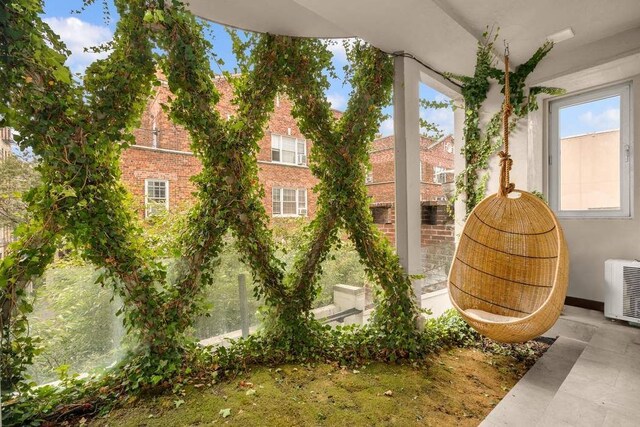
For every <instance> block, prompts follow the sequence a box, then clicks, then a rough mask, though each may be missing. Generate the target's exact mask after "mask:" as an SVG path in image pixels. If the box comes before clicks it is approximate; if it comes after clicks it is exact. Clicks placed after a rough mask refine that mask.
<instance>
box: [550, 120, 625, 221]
mask: <svg viewBox="0 0 640 427" xmlns="http://www.w3.org/2000/svg"><path fill="white" fill-rule="evenodd" d="M560 145H561V147H560V153H561V157H560V164H562V168H561V170H560V193H561V194H562V197H561V201H562V206H560V208H561V209H562V210H576V211H580V210H587V209H608V208H615V207H619V206H620V191H619V187H620V179H616V177H619V176H620V131H619V130H612V131H605V132H595V133H589V134H586V135H576V136H570V137H567V138H562V139H561V140H560Z"/></svg>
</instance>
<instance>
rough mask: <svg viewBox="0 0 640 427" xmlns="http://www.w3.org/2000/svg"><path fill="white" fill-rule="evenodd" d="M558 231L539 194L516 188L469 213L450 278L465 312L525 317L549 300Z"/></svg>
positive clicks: (479, 205)
mask: <svg viewBox="0 0 640 427" xmlns="http://www.w3.org/2000/svg"><path fill="white" fill-rule="evenodd" d="M561 239H562V231H561V230H560V227H559V225H558V223H557V220H556V218H555V216H554V215H553V213H552V212H551V210H550V209H549V207H548V206H547V205H546V204H545V203H544V201H542V200H541V199H540V198H538V197H537V196H535V195H533V194H531V193H528V192H524V191H519V190H516V191H515V192H513V193H511V194H509V196H508V197H500V196H497V195H493V196H489V197H487V198H486V199H484V200H483V201H482V202H480V204H478V206H476V208H475V209H474V210H473V212H471V214H470V215H469V218H468V219H467V222H466V225H465V227H464V230H463V232H462V234H461V236H460V242H459V244H458V248H457V250H456V254H455V258H454V260H453V265H452V267H451V272H450V275H449V287H450V294H451V297H452V298H453V299H454V300H455V302H456V304H457V305H458V307H460V308H461V309H463V310H466V309H479V310H484V311H486V312H489V313H495V314H499V315H502V316H512V317H526V316H528V315H529V314H532V313H533V312H535V311H536V310H537V309H538V308H540V307H541V306H542V305H543V304H544V302H545V301H546V300H547V298H548V297H549V295H550V294H551V291H552V289H553V286H554V285H555V281H556V277H557V269H558V267H559V265H558V257H559V252H560V244H561Z"/></svg>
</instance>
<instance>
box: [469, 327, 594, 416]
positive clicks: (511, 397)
mask: <svg viewBox="0 0 640 427" xmlns="http://www.w3.org/2000/svg"><path fill="white" fill-rule="evenodd" d="M586 346H587V343H585V342H583V341H578V340H574V339H571V338H565V337H560V338H558V339H557V340H556V342H555V343H553V345H552V346H551V347H550V348H549V349H548V350H547V352H546V353H545V354H544V355H543V356H542V357H541V358H540V360H538V361H537V362H536V364H535V365H533V367H532V368H531V369H529V372H527V373H526V374H525V376H524V377H522V379H521V380H520V381H519V382H518V384H516V385H515V387H513V388H512V389H511V390H510V391H509V393H508V394H507V395H506V396H505V397H504V398H503V399H502V400H501V401H500V403H499V404H498V405H497V406H496V407H495V408H494V409H493V411H491V413H490V414H489V415H488V416H487V418H485V420H484V421H483V422H482V423H481V424H480V425H481V426H484V427H492V426H509V427H512V426H531V425H534V424H535V422H536V420H537V419H538V418H539V417H540V416H541V415H542V414H544V412H545V411H546V409H547V407H548V406H549V405H550V404H551V402H552V400H553V398H554V396H555V395H556V393H557V391H558V389H560V387H561V386H562V383H563V382H564V380H565V379H566V378H567V376H568V375H569V372H571V369H572V368H573V365H574V364H575V363H576V361H577V360H578V358H579V357H580V355H581V354H582V352H583V350H584V349H585V347H586Z"/></svg>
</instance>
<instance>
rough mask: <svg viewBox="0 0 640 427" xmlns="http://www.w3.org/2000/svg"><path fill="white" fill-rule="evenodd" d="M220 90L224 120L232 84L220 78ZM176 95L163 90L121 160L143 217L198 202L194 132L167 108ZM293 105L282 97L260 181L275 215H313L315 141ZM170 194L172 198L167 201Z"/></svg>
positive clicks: (263, 151)
mask: <svg viewBox="0 0 640 427" xmlns="http://www.w3.org/2000/svg"><path fill="white" fill-rule="evenodd" d="M215 83H216V87H217V89H218V91H219V92H220V95H221V96H220V102H219V103H218V105H217V108H218V111H219V112H220V115H221V117H222V118H223V119H224V118H229V117H230V116H231V115H233V114H234V112H235V107H234V106H233V105H232V103H231V100H232V89H231V85H230V84H229V83H228V82H227V81H226V80H225V79H223V78H217V79H216V81H215ZM169 97H170V92H169V88H168V86H167V85H166V83H165V82H162V84H161V86H159V87H158V88H157V92H156V94H155V96H154V97H153V98H152V99H150V100H149V103H148V105H147V108H146V110H145V112H144V114H143V117H142V120H141V124H140V128H139V129H137V130H136V131H135V133H134V134H135V138H136V144H135V145H133V146H131V147H130V148H128V149H126V150H124V152H123V154H122V159H121V169H122V180H123V182H124V183H125V185H126V187H127V188H128V189H129V190H130V191H131V193H132V194H133V197H134V203H135V206H136V208H137V210H138V211H139V212H140V215H141V216H143V215H144V214H145V212H146V211H148V207H147V209H145V204H150V202H151V201H156V202H160V203H165V205H166V207H168V208H169V209H170V210H174V209H176V208H179V207H180V206H181V205H185V204H187V203H188V202H189V201H191V200H193V195H192V193H193V191H194V185H193V183H191V181H190V177H192V176H193V175H195V174H197V173H198V172H199V171H200V170H201V165H200V162H199V161H198V159H197V158H196V157H195V156H194V155H193V154H192V153H191V151H190V148H189V137H188V133H187V132H186V131H185V130H184V129H183V128H182V127H180V126H176V125H174V124H173V123H171V121H170V120H169V117H168V116H167V114H166V113H165V112H164V111H163V110H162V107H161V105H162V104H163V103H167V102H168V100H169ZM291 108H292V105H291V102H290V101H289V100H288V99H287V98H285V97H278V98H277V99H276V102H275V108H274V111H273V113H272V114H271V119H270V120H269V123H268V125H267V128H266V129H265V133H264V137H263V138H262V139H261V140H260V142H259V145H260V151H259V153H258V163H259V178H260V182H261V183H262V184H263V186H264V189H265V198H264V206H265V209H266V211H267V213H268V214H269V215H270V216H311V217H312V216H313V215H314V213H315V210H316V200H317V198H316V196H315V195H314V194H313V192H312V191H311V190H312V189H313V187H314V186H315V185H316V183H317V179H316V178H315V177H314V176H313V175H312V173H311V171H310V170H309V168H308V166H307V156H308V153H309V152H310V150H311V146H312V142H311V141H310V140H308V139H307V138H305V137H304V135H302V132H301V131H300V129H299V128H298V126H297V124H296V121H295V119H294V118H293V116H292V115H291ZM167 196H168V197H167Z"/></svg>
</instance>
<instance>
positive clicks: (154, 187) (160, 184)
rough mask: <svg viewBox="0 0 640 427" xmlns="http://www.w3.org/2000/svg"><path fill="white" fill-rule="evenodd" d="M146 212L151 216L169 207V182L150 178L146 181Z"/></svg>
mask: <svg viewBox="0 0 640 427" xmlns="http://www.w3.org/2000/svg"><path fill="white" fill-rule="evenodd" d="M145 187H146V188H145V196H146V197H145V214H146V216H151V215H154V214H156V213H159V212H162V211H166V210H167V209H169V182H168V181H162V180H154V179H148V180H146V181H145Z"/></svg>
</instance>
